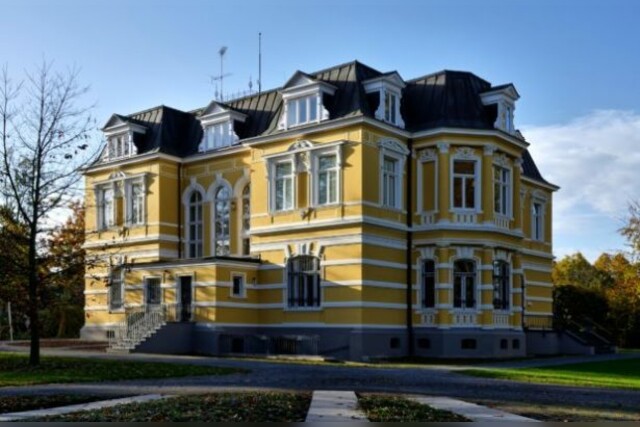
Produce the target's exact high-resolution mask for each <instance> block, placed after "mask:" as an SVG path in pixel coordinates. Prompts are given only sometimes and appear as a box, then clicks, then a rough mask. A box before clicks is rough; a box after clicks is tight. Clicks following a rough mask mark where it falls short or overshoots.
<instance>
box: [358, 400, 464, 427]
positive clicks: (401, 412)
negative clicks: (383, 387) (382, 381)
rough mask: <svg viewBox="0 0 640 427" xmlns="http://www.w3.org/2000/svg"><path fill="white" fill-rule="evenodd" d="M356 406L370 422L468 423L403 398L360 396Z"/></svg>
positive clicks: (456, 416)
mask: <svg viewBox="0 0 640 427" xmlns="http://www.w3.org/2000/svg"><path fill="white" fill-rule="evenodd" d="M358 406H360V408H361V409H362V410H363V411H364V412H365V414H366V415H367V418H369V421H372V422H387V423H390V422H403V423H404V422H431V423H437V422H461V421H469V420H468V419H466V418H465V417H463V416H460V415H457V414H454V413H452V412H448V411H441V410H439V409H434V408H432V407H430V406H427V405H422V404H420V403H418V402H414V401H412V400H409V399H406V398H404V397H398V396H390V395H381V394H362V395H359V396H358Z"/></svg>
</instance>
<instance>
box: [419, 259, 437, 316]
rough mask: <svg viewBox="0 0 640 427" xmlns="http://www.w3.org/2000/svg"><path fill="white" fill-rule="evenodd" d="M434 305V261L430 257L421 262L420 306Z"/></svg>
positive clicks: (431, 306) (432, 306) (428, 306)
mask: <svg viewBox="0 0 640 427" xmlns="http://www.w3.org/2000/svg"><path fill="white" fill-rule="evenodd" d="M435 306H436V263H435V261H434V260H432V259H427V260H424V261H423V262H422V307H424V308H434V307H435Z"/></svg>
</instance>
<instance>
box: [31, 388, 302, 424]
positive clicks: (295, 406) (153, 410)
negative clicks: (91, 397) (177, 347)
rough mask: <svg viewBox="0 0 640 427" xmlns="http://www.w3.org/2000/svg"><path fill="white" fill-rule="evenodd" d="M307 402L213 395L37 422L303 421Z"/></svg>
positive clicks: (284, 396) (278, 396)
mask: <svg viewBox="0 0 640 427" xmlns="http://www.w3.org/2000/svg"><path fill="white" fill-rule="evenodd" d="M310 403H311V394H310V393H273V392H262V393H257V392H252V393H216V394H205V395H192V396H179V397H174V398H168V399H162V400H157V401H153V402H145V403H131V404H125V405H118V406H114V407H112V408H105V409H98V410H94V411H85V412H76V413H73V414H67V415H60V416H55V417H46V418H42V419H38V421H49V422H51V421H71V422H102V421H110V422H127V423H129V422H149V421H163V422H193V421H198V422H203V423H205V422H222V421H234V422H235V421H238V422H303V421H304V419H305V417H306V415H307V411H308V409H309V405H310ZM29 421H32V420H29Z"/></svg>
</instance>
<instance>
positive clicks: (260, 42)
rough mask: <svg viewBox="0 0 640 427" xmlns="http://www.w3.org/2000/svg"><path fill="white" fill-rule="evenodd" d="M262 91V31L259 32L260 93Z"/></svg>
mask: <svg viewBox="0 0 640 427" xmlns="http://www.w3.org/2000/svg"><path fill="white" fill-rule="evenodd" d="M261 93H262V33H258V95H260V94H261Z"/></svg>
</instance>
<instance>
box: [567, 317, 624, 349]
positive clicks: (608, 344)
mask: <svg viewBox="0 0 640 427" xmlns="http://www.w3.org/2000/svg"><path fill="white" fill-rule="evenodd" d="M563 332H564V333H565V334H567V335H569V336H571V337H572V338H574V339H575V340H577V341H579V342H581V343H583V344H584V345H586V346H590V347H592V348H593V350H594V353H595V354H607V353H615V352H616V351H617V347H616V346H615V344H614V338H613V336H612V335H611V333H610V332H609V331H607V330H606V329H605V328H604V327H602V326H600V325H598V324H597V323H596V322H594V321H593V320H591V319H589V318H584V319H582V320H581V321H580V322H577V321H575V320H569V321H565V322H564V328H563Z"/></svg>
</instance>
